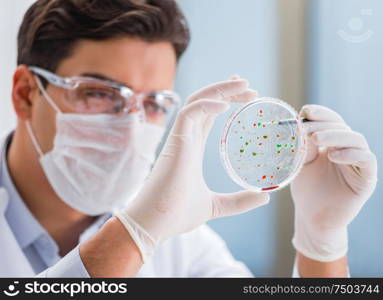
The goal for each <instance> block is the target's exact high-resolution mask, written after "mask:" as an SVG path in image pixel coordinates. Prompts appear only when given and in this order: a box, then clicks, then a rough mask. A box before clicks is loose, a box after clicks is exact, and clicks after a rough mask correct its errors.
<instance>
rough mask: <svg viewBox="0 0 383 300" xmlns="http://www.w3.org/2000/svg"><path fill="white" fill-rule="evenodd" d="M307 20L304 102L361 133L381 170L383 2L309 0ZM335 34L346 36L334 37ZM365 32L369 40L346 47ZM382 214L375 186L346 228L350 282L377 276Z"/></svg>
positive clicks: (382, 262)
mask: <svg viewBox="0 0 383 300" xmlns="http://www.w3.org/2000/svg"><path fill="white" fill-rule="evenodd" d="M308 19H309V20H310V22H309V27H308V28H309V35H308V39H309V56H308V61H307V70H308V74H309V78H310V80H309V89H308V100H309V101H310V102H312V103H318V104H322V105H326V106H329V107H331V108H332V109H334V110H336V111H338V112H339V113H341V115H342V116H343V117H344V119H345V120H346V122H347V123H348V124H349V125H350V126H351V127H352V128H353V129H354V130H356V131H359V132H361V133H363V134H364V135H365V136H366V137H367V140H368V141H369V143H370V147H371V148H372V150H373V152H374V153H376V155H377V156H378V162H379V168H381V167H382V161H383V131H382V128H383V125H382V122H381V120H382V115H383V97H382V88H383V84H382V83H383V80H382V78H383V76H382V70H383V56H382V54H383V1H381V0H337V1H332V0H320V1H316V0H312V1H310V6H309V18H308ZM340 30H343V32H345V33H347V34H348V35H349V36H347V37H344V34H341V35H339V31H340ZM369 31H370V32H372V36H371V37H369V38H367V39H361V40H360V41H359V42H357V43H355V42H354V43H353V42H350V40H351V38H352V37H355V36H362V35H363V34H365V33H366V32H369ZM342 37H343V38H342ZM349 37H351V38H349ZM379 178H381V175H380V174H379ZM382 214H383V185H382V183H381V181H380V180H379V183H378V187H377V189H376V191H375V193H374V195H373V197H372V198H371V199H370V200H369V201H368V202H367V204H366V206H365V207H364V208H363V210H362V212H361V213H360V214H359V216H358V217H357V218H356V219H355V220H354V222H353V223H352V224H351V226H350V252H349V260H350V265H351V273H352V275H353V276H382V275H383V218H382Z"/></svg>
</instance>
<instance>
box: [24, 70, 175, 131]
mask: <svg viewBox="0 0 383 300" xmlns="http://www.w3.org/2000/svg"><path fill="white" fill-rule="evenodd" d="M29 69H30V70H31V71H32V72H33V73H35V74H36V75H39V76H41V77H43V78H44V79H45V80H46V81H47V82H49V83H51V84H52V85H54V86H57V87H60V88H63V89H64V98H63V100H64V105H65V106H66V107H67V108H69V109H70V110H72V111H74V112H76V113H81V114H116V115H117V114H122V113H135V112H141V113H142V112H143V113H142V116H143V118H144V120H145V121H146V122H149V123H154V124H158V125H161V126H166V125H167V124H168V123H169V122H170V121H171V120H172V118H173V117H174V114H175V112H176V111H177V109H178V107H179V106H180V98H179V96H178V95H177V94H176V93H175V92H173V91H170V90H160V91H153V92H147V93H135V92H134V91H133V90H131V89H130V88H129V87H127V86H124V85H121V84H119V83H116V82H113V81H108V80H103V79H98V78H93V77H81V76H74V77H60V76H58V75H56V74H53V73H51V72H49V71H47V70H44V69H41V68H39V67H34V66H31V67H29Z"/></svg>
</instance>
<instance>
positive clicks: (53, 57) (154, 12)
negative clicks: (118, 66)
mask: <svg viewBox="0 0 383 300" xmlns="http://www.w3.org/2000/svg"><path fill="white" fill-rule="evenodd" d="M124 35H125V36H132V37H137V38H140V39H142V40H145V41H148V42H156V41H169V42H171V43H172V45H173V47H174V49H175V52H176V56H177V59H179V58H180V56H181V55H182V53H183V52H184V51H185V49H186V47H187V45H188V43H189V40H190V33H189V29H188V26H187V23H186V20H185V17H184V15H183V14H182V12H181V11H180V9H179V7H178V6H177V3H176V2H175V0H37V1H36V2H35V3H34V4H33V5H32V6H31V7H30V8H29V9H28V11H27V12H26V13H25V16H24V19H23V22H22V24H21V26H20V29H19V34H18V57H17V64H18V65H20V64H25V65H34V66H39V67H41V68H44V69H47V70H50V71H52V72H54V71H55V70H56V69H57V67H58V65H59V64H60V62H61V61H62V60H63V59H65V58H67V57H69V56H70V55H71V51H72V50H73V48H74V47H75V44H76V42H77V41H78V40H80V39H88V40H106V39H110V38H114V37H120V36H124Z"/></svg>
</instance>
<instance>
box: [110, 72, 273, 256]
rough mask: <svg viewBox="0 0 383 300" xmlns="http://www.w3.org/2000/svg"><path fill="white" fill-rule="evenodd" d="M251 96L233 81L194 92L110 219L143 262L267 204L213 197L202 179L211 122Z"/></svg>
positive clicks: (250, 197)
mask: <svg viewBox="0 0 383 300" xmlns="http://www.w3.org/2000/svg"><path fill="white" fill-rule="evenodd" d="M255 96H256V95H255V92H254V91H252V90H249V89H248V83H247V81H245V80H243V79H238V78H237V79H233V80H229V81H225V82H221V83H216V84H213V85H211V86H208V87H206V88H204V89H202V90H200V91H198V92H196V93H195V94H193V95H192V96H191V97H190V98H189V99H188V100H187V103H186V105H185V106H184V107H183V108H182V109H181V110H180V112H179V113H178V116H177V119H176V121H175V124H174V126H173V128H172V129H171V131H170V134H169V136H168V138H167V141H166V143H165V145H164V148H163V150H162V152H161V154H160V155H159V158H158V160H157V162H156V163H155V165H154V167H153V170H152V173H151V174H150V176H149V177H148V179H147V181H146V182H145V185H144V188H143V189H142V190H141V191H140V192H139V194H138V195H137V196H136V197H135V199H134V200H133V202H132V203H131V204H130V205H129V206H128V207H126V208H125V209H123V210H122V211H120V212H118V213H117V214H116V216H117V217H118V218H119V220H120V221H121V222H122V223H123V224H124V226H125V228H126V229H127V230H128V232H129V233H130V235H131V237H132V239H133V240H134V241H135V243H136V244H137V246H138V248H139V249H140V251H141V255H142V258H143V261H144V262H145V260H146V259H147V258H148V257H149V256H151V255H152V253H153V251H154V249H155V248H156V246H157V245H158V244H159V243H160V242H162V241H164V240H166V239H167V238H169V237H172V236H174V235H177V234H180V233H183V232H187V231H190V230H192V229H194V228H196V227H197V226H199V225H201V224H203V223H204V222H206V221H208V220H210V219H213V218H217V217H223V216H229V215H234V214H239V213H242V212H245V211H248V210H250V209H253V208H256V207H258V206H261V205H264V204H266V203H267V202H268V201H269V195H268V194H265V193H262V194H258V193H254V192H250V191H240V192H237V193H232V194H220V193H215V192H213V191H211V190H210V189H209V188H208V187H207V185H206V183H205V181H204V178H203V174H202V163H203V155H204V150H205V144H206V139H207V137H208V135H209V132H210V129H211V127H212V125H213V122H214V120H215V118H216V116H217V115H218V114H220V113H223V112H224V111H226V110H227V109H228V108H229V104H228V101H234V102H247V101H248V100H253V98H254V97H255Z"/></svg>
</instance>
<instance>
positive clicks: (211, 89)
mask: <svg viewBox="0 0 383 300" xmlns="http://www.w3.org/2000/svg"><path fill="white" fill-rule="evenodd" d="M248 86H249V82H248V81H247V80H245V79H242V78H241V79H235V80H226V81H222V82H218V83H214V84H212V85H209V86H207V87H205V88H202V89H201V90H199V91H197V92H195V93H194V94H193V95H191V96H190V97H189V99H188V101H187V103H191V102H194V101H196V100H198V99H201V98H205V99H214V100H224V99H230V98H231V97H233V96H236V95H239V94H242V93H243V92H245V91H246V90H247V89H248ZM233 100H235V99H233Z"/></svg>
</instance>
